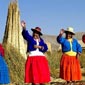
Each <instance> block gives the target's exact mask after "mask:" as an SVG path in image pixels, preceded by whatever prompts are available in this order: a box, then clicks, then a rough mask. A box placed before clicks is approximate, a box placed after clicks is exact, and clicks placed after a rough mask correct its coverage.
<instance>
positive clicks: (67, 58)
mask: <svg viewBox="0 0 85 85" xmlns="http://www.w3.org/2000/svg"><path fill="white" fill-rule="evenodd" d="M64 33H65V34H66V37H65V38H64V37H63V36H62V35H63V34H64ZM73 35H75V33H74V31H73V28H72V27H68V28H67V30H64V29H61V30H60V34H59V35H58V36H57V42H58V43H59V44H61V46H62V53H63V55H62V58H61V61H60V78H62V79H65V80H66V81H67V83H69V82H70V81H78V80H81V71H80V62H79V59H78V57H79V56H80V54H81V52H82V48H81V45H80V44H79V43H78V41H77V40H76V39H74V38H73Z"/></svg>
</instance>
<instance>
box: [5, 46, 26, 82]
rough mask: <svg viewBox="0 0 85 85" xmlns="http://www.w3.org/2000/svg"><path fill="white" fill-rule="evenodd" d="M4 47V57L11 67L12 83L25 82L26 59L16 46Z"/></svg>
mask: <svg viewBox="0 0 85 85" xmlns="http://www.w3.org/2000/svg"><path fill="white" fill-rule="evenodd" d="M4 48H5V56H4V58H5V60H6V63H7V65H8V68H9V73H10V80H11V83H12V82H13V83H15V82H16V83H19V82H23V81H24V66H25V59H24V58H23V57H22V55H21V54H20V53H19V52H18V51H17V50H16V49H15V48H14V47H12V46H6V47H5V46H4Z"/></svg>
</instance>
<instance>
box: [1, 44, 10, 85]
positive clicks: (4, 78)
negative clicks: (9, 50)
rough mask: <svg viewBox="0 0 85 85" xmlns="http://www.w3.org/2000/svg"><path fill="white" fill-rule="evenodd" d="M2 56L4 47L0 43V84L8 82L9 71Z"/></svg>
mask: <svg viewBox="0 0 85 85" xmlns="http://www.w3.org/2000/svg"><path fill="white" fill-rule="evenodd" d="M3 56H4V49H3V47H2V45H1V44H0V84H8V83H10V79H9V71H8V67H7V64H6V62H5V60H4V58H3Z"/></svg>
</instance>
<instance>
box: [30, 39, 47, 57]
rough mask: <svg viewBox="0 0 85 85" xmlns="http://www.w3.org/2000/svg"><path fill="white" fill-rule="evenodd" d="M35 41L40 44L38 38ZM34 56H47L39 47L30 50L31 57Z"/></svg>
mask: <svg viewBox="0 0 85 85" xmlns="http://www.w3.org/2000/svg"><path fill="white" fill-rule="evenodd" d="M35 41H36V43H37V45H39V40H38V39H36V40H35ZM32 56H45V55H44V54H43V53H42V52H41V51H39V49H38V48H37V49H36V50H35V51H30V53H29V57H32Z"/></svg>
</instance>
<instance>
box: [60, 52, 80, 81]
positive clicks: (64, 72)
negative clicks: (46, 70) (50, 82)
mask: <svg viewBox="0 0 85 85" xmlns="http://www.w3.org/2000/svg"><path fill="white" fill-rule="evenodd" d="M60 78H62V79H65V80H67V81H78V80H81V69H80V62H79V59H78V58H76V56H69V55H66V54H63V55H62V58H61V61H60Z"/></svg>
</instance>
